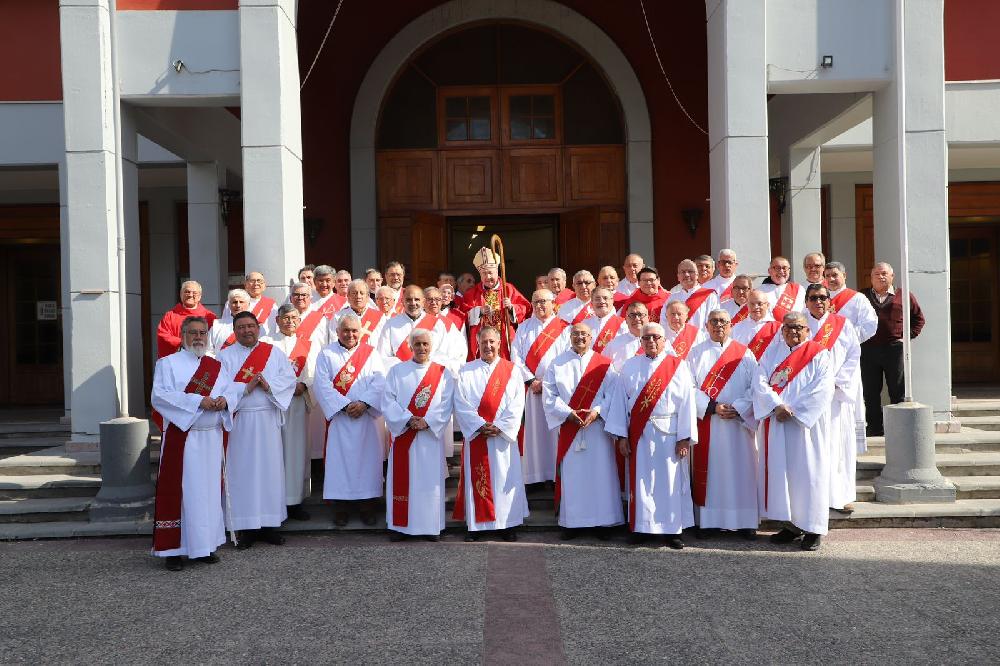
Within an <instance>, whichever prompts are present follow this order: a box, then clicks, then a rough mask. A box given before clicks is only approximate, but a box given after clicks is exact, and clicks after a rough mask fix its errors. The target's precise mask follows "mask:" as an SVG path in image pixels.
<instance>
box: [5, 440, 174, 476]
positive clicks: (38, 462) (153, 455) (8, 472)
mask: <svg viewBox="0 0 1000 666" xmlns="http://www.w3.org/2000/svg"><path fill="white" fill-rule="evenodd" d="M159 453H160V452H159V450H158V449H157V450H151V451H150V462H151V463H152V464H153V465H156V464H157V461H158V460H159ZM100 473H101V454H100V452H98V451H71V452H67V451H66V447H65V446H55V447H49V448H46V449H39V450H36V451H30V452H28V453H24V454H21V455H17V456H10V457H8V458H3V459H2V460H0V479H2V478H4V477H5V476H28V475H32V474H72V475H94V474H96V475H100Z"/></svg>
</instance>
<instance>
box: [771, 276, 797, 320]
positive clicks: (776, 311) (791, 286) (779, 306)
mask: <svg viewBox="0 0 1000 666" xmlns="http://www.w3.org/2000/svg"><path fill="white" fill-rule="evenodd" d="M801 288H802V287H800V286H799V285H798V284H797V283H795V282H789V283H788V284H787V285H786V286H785V291H783V292H782V294H781V296H779V297H778V301H777V302H776V303H775V304H774V307H773V308H771V315H772V316H773V317H774V319H775V321H781V320H782V319H783V318H784V316H785V315H786V314H788V313H789V312H791V311H792V308H793V307H795V299H796V298H797V297H798V295H799V289H801Z"/></svg>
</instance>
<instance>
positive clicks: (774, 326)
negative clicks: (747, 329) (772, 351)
mask: <svg viewBox="0 0 1000 666" xmlns="http://www.w3.org/2000/svg"><path fill="white" fill-rule="evenodd" d="M780 328H781V324H779V323H778V322H776V321H768V322H764V325H763V326H761V327H760V330H759V331H757V334H756V335H754V336H753V338H752V339H751V340H750V344H748V345H747V349H749V350H750V351H751V352H753V355H754V358H756V359H757V361H758V362H759V361H760V357H761V356H763V355H764V352H765V351H766V350H767V346H768V345H770V344H771V340H774V336H775V335H777V334H778V329H780Z"/></svg>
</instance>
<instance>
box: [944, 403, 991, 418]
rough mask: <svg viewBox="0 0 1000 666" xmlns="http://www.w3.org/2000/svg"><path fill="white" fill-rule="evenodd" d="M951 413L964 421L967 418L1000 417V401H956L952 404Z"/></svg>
mask: <svg viewBox="0 0 1000 666" xmlns="http://www.w3.org/2000/svg"><path fill="white" fill-rule="evenodd" d="M951 411H952V414H953V415H954V416H955V417H956V418H958V419H960V420H964V419H965V417H966V416H1000V400H992V399H969V400H956V401H955V402H953V403H952V406H951Z"/></svg>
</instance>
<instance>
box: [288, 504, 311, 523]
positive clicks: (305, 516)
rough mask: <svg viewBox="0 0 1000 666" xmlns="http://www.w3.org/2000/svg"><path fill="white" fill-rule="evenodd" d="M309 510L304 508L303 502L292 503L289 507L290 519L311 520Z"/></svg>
mask: <svg viewBox="0 0 1000 666" xmlns="http://www.w3.org/2000/svg"><path fill="white" fill-rule="evenodd" d="M310 517H311V516H310V515H309V512H308V511H306V510H305V509H303V508H302V505H301V504H292V505H290V506H289V507H288V519H289V520H309V518H310Z"/></svg>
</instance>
